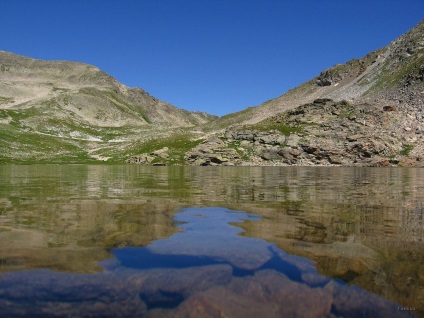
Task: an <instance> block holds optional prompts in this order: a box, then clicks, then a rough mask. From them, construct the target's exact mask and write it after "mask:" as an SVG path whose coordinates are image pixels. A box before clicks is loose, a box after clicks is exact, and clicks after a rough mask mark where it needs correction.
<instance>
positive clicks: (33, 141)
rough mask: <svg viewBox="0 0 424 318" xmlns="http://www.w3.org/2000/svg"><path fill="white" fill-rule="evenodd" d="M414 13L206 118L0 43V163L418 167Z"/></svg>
mask: <svg viewBox="0 0 424 318" xmlns="http://www.w3.org/2000/svg"><path fill="white" fill-rule="evenodd" d="M423 103H424V21H422V22H420V23H419V24H418V25H417V26H416V27H414V28H413V29H411V30H410V31H409V32H407V33H405V34H404V35H402V36H400V37H399V38H397V39H396V40H394V41H393V42H392V43H390V44H389V45H388V46H386V47H384V48H381V49H379V50H376V51H374V52H371V53H369V54H367V55H366V56H364V57H362V58H359V59H353V60H351V61H349V62H347V63H345V64H336V65H335V66H334V67H332V68H329V69H327V70H324V71H322V72H321V73H320V74H318V76H317V77H315V78H313V79H311V80H309V81H307V82H305V83H303V84H302V85H300V86H298V87H296V88H294V89H292V90H290V91H288V92H287V93H285V94H283V95H282V96H280V97H277V98H275V99H272V100H269V101H267V102H265V103H263V104H262V105H259V106H257V107H251V108H248V109H245V110H243V111H241V112H238V113H234V114H229V115H226V116H223V117H221V118H216V117H213V116H211V115H207V114H204V113H193V112H187V111H184V110H181V109H178V108H176V107H174V106H172V105H170V104H167V103H164V102H161V101H158V100H157V99H155V98H154V97H151V96H150V95H148V94H147V93H146V92H144V91H143V90H141V89H138V88H135V89H134V88H128V87H126V86H124V85H122V84H120V83H118V82H117V81H116V80H115V79H113V78H112V77H111V76H109V75H107V74H106V73H104V72H102V71H100V70H99V69H97V68H95V67H93V66H89V65H85V64H81V63H72V62H47V61H39V60H34V59H30V58H24V57H21V56H17V55H14V54H11V53H6V52H0V136H1V139H0V151H1V153H0V162H3V163H10V162H15V163H31V162H48V163H52V162H54V163H68V162H77V163H82V162H99V161H108V162H120V163H122V162H128V163H138V164H149V165H175V164H179V165H185V164H188V165H343V166H397V165H403V166H424V112H423Z"/></svg>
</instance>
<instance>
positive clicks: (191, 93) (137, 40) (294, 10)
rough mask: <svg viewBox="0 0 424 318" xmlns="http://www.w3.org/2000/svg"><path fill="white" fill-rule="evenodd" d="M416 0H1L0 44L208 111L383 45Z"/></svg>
mask: <svg viewBox="0 0 424 318" xmlns="http://www.w3.org/2000/svg"><path fill="white" fill-rule="evenodd" d="M423 18H424V1H423V0H356V1H353V0H352V1H350V0H298V1H295V0H292V1H283V0H280V1H277V0H125V1H122V0H113V1H112V0H72V1H68V0H25V1H24V0H0V30H1V37H0V50H4V51H10V52H13V53H16V54H21V55H25V56H30V57H33V58H39V59H46V60H70V61H78V62H85V63H89V64H93V65H95V66H97V67H99V68H100V69H102V70H104V71H105V72H107V73H109V74H111V75H112V76H114V77H115V78H116V79H118V80H119V81H120V82H122V83H124V84H125V85H128V86H131V87H141V88H143V89H144V90H146V91H147V92H149V93H150V94H151V95H153V96H155V97H157V98H159V99H161V100H163V101H167V102H169V103H172V104H174V105H175V106H178V107H181V108H185V109H188V110H198V111H206V112H209V113H212V114H216V115H220V116H221V115H225V114H228V113H232V112H236V111H240V110H242V109H245V108H247V107H249V106H256V105H259V104H261V103H263V102H265V101H267V100H269V99H271V98H274V97H277V96H279V95H281V94H283V93H284V92H286V91H287V90H289V89H291V88H293V87H296V86H297V85H299V84H301V83H303V82H305V81H307V80H309V79H311V78H312V77H314V76H316V75H318V74H319V73H320V72H321V71H322V70H324V69H326V68H329V67H331V66H333V65H335V64H337V63H345V62H347V61H348V60H350V59H352V58H358V57H362V56H363V55H365V54H367V53H368V52H370V51H372V50H375V49H378V48H380V47H383V46H385V45H387V44H388V43H389V42H391V41H392V40H393V39H395V38H396V37H398V36H399V35H401V34H403V33H405V32H406V31H407V30H409V29H410V28H412V27H413V26H415V25H416V24H417V23H418V22H419V21H420V20H421V19H423Z"/></svg>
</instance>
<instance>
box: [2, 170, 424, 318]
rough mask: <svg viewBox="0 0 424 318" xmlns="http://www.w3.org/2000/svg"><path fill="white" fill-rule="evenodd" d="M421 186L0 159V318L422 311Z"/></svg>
mask: <svg viewBox="0 0 424 318" xmlns="http://www.w3.org/2000/svg"><path fill="white" fill-rule="evenodd" d="M423 177H424V172H423V170H422V169H392V168H382V169H380V168H300V167H278V168H274V167H221V168H218V167H200V168H192V167H139V166H86V165H69V166H56V165H46V166H44V165H43V166H0V180H1V181H2V184H1V186H0V273H2V274H1V276H0V307H2V309H4V310H3V311H2V312H3V313H4V315H6V313H8V314H9V316H10V315H16V316H18V315H24V316H25V315H27V316H34V315H39V316H46V315H47V316H48V315H51V316H55V315H56V316H66V315H78V314H77V313H80V314H81V313H85V314H86V315H87V316H89V315H90V314H93V315H95V314H99V313H101V314H102V315H103V316H107V315H110V316H119V315H120V316H131V315H134V314H138V315H141V316H152V317H155V316H158V317H164V316H171V317H175V316H181V317H186V316H189V315H188V313H191V314H192V315H193V316H199V315H200V316H202V315H201V314H200V313H208V314H209V315H210V316H212V317H214V316H219V315H220V314H221V313H224V314H227V315H229V316H232V317H233V316H235V317H236V316H240V317H241V316H246V315H250V316H257V314H258V312H262V314H261V315H262V316H264V317H266V316H269V317H274V316H275V317H279V316H281V315H283V314H284V315H287V316H290V315H294V314H297V315H299V316H304V315H305V313H308V315H309V316H311V317H321V316H323V315H327V314H329V313H331V314H333V315H336V316H338V315H343V316H345V317H349V316H350V317H356V316H363V315H364V314H367V315H368V316H374V317H375V316H381V317H383V316H384V317H387V316H394V317H397V316H405V315H409V314H414V315H422V313H423V303H424V266H423V264H424V262H423V254H424V249H423V244H424V243H423V238H424V226H423V213H424V203H423V202H424V178H423ZM306 300H308V301H306ZM299 303H302V304H305V305H303V306H302V307H300V308H299V306H298V304H299ZM71 304H72V306H71ZM278 304H280V306H279V305H278ZM281 304H284V306H281ZM253 308H255V309H253ZM270 308H273V309H272V310H271V309H270ZM246 310H247V311H246ZM284 310H286V312H285V311H284ZM287 310H288V311H287ZM290 310H291V311H290ZM196 313H197V315H196Z"/></svg>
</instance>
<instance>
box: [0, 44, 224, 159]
mask: <svg viewBox="0 0 424 318" xmlns="http://www.w3.org/2000/svg"><path fill="white" fill-rule="evenodd" d="M214 118H216V117H215V116H212V115H208V114H206V113H201V112H189V111H186V110H183V109H179V108H177V107H175V106H173V105H171V104H168V103H165V102H162V101H160V100H157V99H156V98H154V97H152V96H150V95H149V94H148V93H146V92H145V91H143V90H142V89H140V88H129V87H126V86H125V85H123V84H121V83H119V82H118V81H116V80H115V79H114V78H113V77H111V76H110V75H108V74H106V73H104V72H102V71H100V70H99V69H98V68H96V67H93V66H90V65H87V64H82V63H75V62H64V61H42V60H35V59H31V58H27V57H23V56H19V55H15V54H12V53H8V52H3V51H0V136H1V137H2V138H1V139H0V149H1V153H2V154H1V158H0V160H2V161H3V162H28V161H29V162H33V161H35V162H43V161H46V162H51V161H53V162H56V161H57V160H58V161H59V162H80V161H87V160H88V161H91V160H98V159H105V158H114V157H115V156H117V157H119V156H120V153H122V152H123V151H124V150H125V149H130V150H129V151H131V149H132V147H133V144H134V143H136V144H137V143H138V142H139V141H140V140H142V139H149V138H150V137H158V136H161V135H163V134H165V135H166V134H171V133H172V131H173V130H174V129H178V127H189V126H194V125H198V124H202V123H205V122H207V121H209V120H211V119H214ZM105 154H107V155H106V156H105ZM117 160H118V159H117ZM119 160H120V159H119Z"/></svg>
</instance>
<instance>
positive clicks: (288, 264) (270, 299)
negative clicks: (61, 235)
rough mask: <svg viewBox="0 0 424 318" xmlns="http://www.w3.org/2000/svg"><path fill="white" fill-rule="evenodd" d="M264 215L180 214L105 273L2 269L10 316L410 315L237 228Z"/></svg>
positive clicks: (108, 263) (120, 254)
mask: <svg viewBox="0 0 424 318" xmlns="http://www.w3.org/2000/svg"><path fill="white" fill-rule="evenodd" d="M257 219H258V218H257V217H256V216H253V215H249V214H246V213H243V212H240V211H231V210H227V209H223V208H191V209H185V210H183V211H182V212H181V213H178V214H177V215H176V217H175V221H176V222H178V223H179V224H180V227H181V230H182V231H181V232H179V233H176V234H174V235H172V236H171V237H169V238H167V239H161V240H157V241H154V242H152V243H151V244H149V245H148V246H147V247H144V248H128V247H127V248H117V249H114V250H112V254H114V255H115V256H116V258H115V259H109V260H105V261H103V262H102V263H101V266H102V267H104V268H105V269H106V271H105V272H103V273H98V274H80V275H77V274H63V273H54V272H50V271H25V272H20V273H10V274H3V275H2V276H1V279H0V307H1V308H2V310H3V311H2V315H4V316H16V315H22V316H38V315H44V316H65V315H68V316H72V315H81V314H83V315H86V316H90V315H101V316H104V317H115V316H128V317H129V316H134V315H138V316H142V317H144V316H145V317H222V316H228V317H258V316H263V317H305V316H308V317H325V316H330V315H334V316H343V317H363V316H367V317H402V316H405V315H404V314H405V312H401V311H398V307H397V306H396V305H395V304H393V303H391V302H389V301H387V300H384V299H382V298H380V297H378V296H376V295H373V294H371V293H368V292H366V291H364V290H361V289H359V288H357V287H349V286H347V285H345V284H343V283H340V282H338V281H334V280H330V279H328V278H325V277H323V276H321V275H319V274H318V272H317V270H316V268H315V267H314V266H313V263H312V262H311V261H309V260H307V259H305V258H301V257H297V256H292V255H288V254H286V253H285V252H283V251H282V250H280V249H279V248H277V247H276V246H275V245H274V244H272V243H268V242H266V241H263V240H260V239H254V238H247V237H242V236H238V234H239V233H240V231H241V229H240V228H238V227H235V226H234V225H230V223H231V224H234V223H240V222H242V221H246V220H257Z"/></svg>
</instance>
